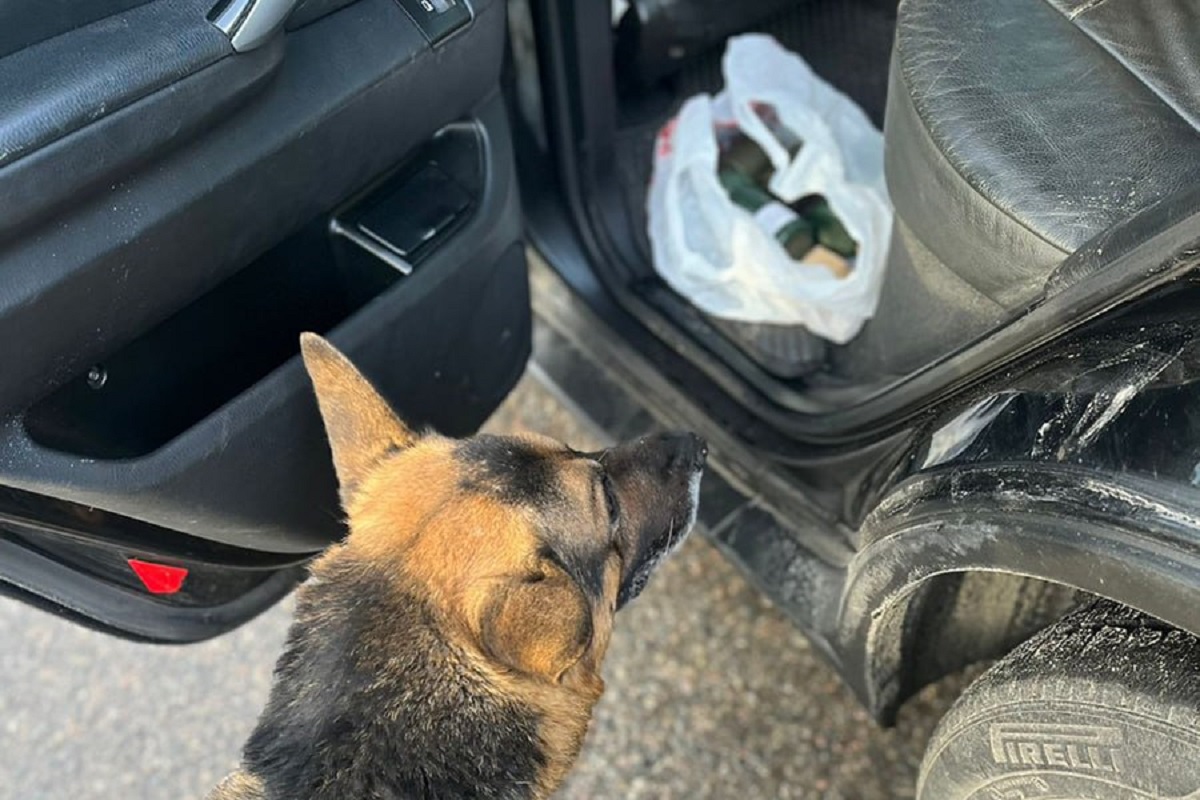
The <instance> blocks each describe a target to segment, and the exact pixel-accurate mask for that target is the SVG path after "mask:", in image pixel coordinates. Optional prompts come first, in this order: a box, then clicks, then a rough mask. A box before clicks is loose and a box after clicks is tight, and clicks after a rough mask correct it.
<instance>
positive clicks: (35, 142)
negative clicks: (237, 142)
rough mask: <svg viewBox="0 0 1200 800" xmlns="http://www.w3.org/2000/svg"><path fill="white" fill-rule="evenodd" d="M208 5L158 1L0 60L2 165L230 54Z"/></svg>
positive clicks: (188, 0)
mask: <svg viewBox="0 0 1200 800" xmlns="http://www.w3.org/2000/svg"><path fill="white" fill-rule="evenodd" d="M210 5H211V4H210V3H209V2H208V0H159V2H155V3H146V4H144V5H141V6H139V7H137V8H134V9H133V10H131V11H128V12H126V13H124V14H118V15H115V16H112V17H107V18H105V19H102V20H99V21H98V22H93V23H92V24H90V25H85V26H83V27H81V28H78V29H76V30H74V31H71V32H70V33H67V34H64V35H62V36H59V37H56V38H53V39H49V40H46V41H44V42H41V43H40V44H36V45H34V46H32V47H28V48H26V49H24V50H21V51H20V52H18V53H14V54H12V55H10V56H8V57H6V58H4V59H0V166H4V165H6V164H10V163H12V162H13V161H16V160H17V159H19V158H21V157H22V156H25V155H26V154H28V153H30V152H33V151H34V150H37V149H38V148H39V147H44V146H46V145H47V144H49V143H50V142H53V141H55V140H57V139H59V138H61V137H63V136H65V135H67V134H69V133H71V132H73V131H76V130H78V129H79V128H82V127H84V126H86V125H89V124H92V123H94V122H95V121H96V120H98V119H100V118H102V117H105V116H108V115H110V114H113V113H115V112H116V111H118V110H120V109H122V108H124V107H126V106H128V105H130V104H132V103H134V102H136V101H138V100H140V99H141V98H143V97H146V96H147V95H149V94H151V93H152V92H154V91H156V90H158V89H161V88H163V87H165V86H168V85H169V84H172V83H174V82H176V81H179V80H181V79H183V78H186V77H188V76H190V75H193V74H195V73H196V72H199V71H200V70H202V69H204V68H205V67H207V66H209V65H211V64H214V63H216V62H217V61H219V60H221V59H222V58H224V57H226V56H228V55H230V54H232V52H233V49H232V47H231V45H230V44H229V39H228V38H226V37H225V35H224V34H222V33H221V32H220V31H219V30H217V29H216V28H215V27H213V25H211V24H210V23H209V22H208V20H207V19H206V18H205V15H206V13H207V11H208V8H209V6H210Z"/></svg>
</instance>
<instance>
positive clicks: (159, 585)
mask: <svg viewBox="0 0 1200 800" xmlns="http://www.w3.org/2000/svg"><path fill="white" fill-rule="evenodd" d="M129 566H130V568H131V569H132V570H133V571H134V572H135V573H137V576H138V577H139V578H141V581H142V585H143V586H145V587H146V591H148V592H150V594H175V593H176V592H178V591H179V589H180V588H181V587H182V586H183V579H184V578H186V577H187V574H188V571H187V569H186V568H184V567H171V566H168V565H166V564H152V563H151V562H149V561H139V560H138V559H136V558H131V559H129Z"/></svg>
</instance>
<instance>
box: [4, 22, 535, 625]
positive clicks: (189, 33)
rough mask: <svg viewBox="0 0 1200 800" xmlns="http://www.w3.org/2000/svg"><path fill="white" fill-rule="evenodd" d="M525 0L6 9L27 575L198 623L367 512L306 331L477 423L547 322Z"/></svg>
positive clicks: (8, 492)
mask: <svg viewBox="0 0 1200 800" xmlns="http://www.w3.org/2000/svg"><path fill="white" fill-rule="evenodd" d="M505 30H506V28H505V9H504V3H503V2H501V0H91V1H90V2H87V3H81V2H78V1H77V0H9V2H5V3H3V4H0V97H2V98H3V101H2V102H0V342H2V343H3V344H0V587H2V590H3V591H4V592H6V593H8V594H13V595H16V596H19V597H21V598H23V599H26V600H29V601H32V602H37V603H40V604H44V605H46V606H48V607H49V608H51V609H52V610H55V611H57V612H60V613H64V614H68V615H70V616H73V617H76V618H78V619H80V620H82V621H86V622H91V623H93V624H96V625H98V626H101V627H103V628H106V629H109V630H113V631H116V632H120V633H124V634H126V635H130V636H134V637H138V638H143V639H150V640H156V641H192V640H197V639H201V638H205V637H208V636H212V635H216V634H219V633H221V632H223V631H226V630H228V629H230V628H232V627H234V626H236V625H238V624H240V623H241V622H243V621H245V620H246V619H247V618H249V617H251V616H253V615H254V614H256V613H257V612H259V611H261V610H263V609H264V608H266V607H268V606H269V605H271V604H272V603H273V602H274V601H275V600H277V599H278V598H279V597H280V596H282V595H283V594H284V593H286V592H287V591H288V590H289V589H290V588H291V587H292V586H293V585H294V583H295V582H296V581H297V580H298V579H299V578H300V577H301V576H302V574H303V564H304V563H305V562H306V561H307V560H308V559H309V558H310V557H311V555H312V554H313V553H314V552H317V551H319V550H320V549H321V548H322V547H323V546H325V545H326V544H328V543H329V542H331V541H333V540H335V539H336V538H337V537H338V536H339V534H340V532H341V523H340V517H341V514H340V510H339V508H338V504H337V499H336V494H335V488H334V479H333V472H332V467H331V465H330V462H329V456H328V451H327V448H326V444H325V441H324V437H323V433H322V431H321V427H320V422H319V418H318V415H317V408H316V404H315V401H314V400H313V397H312V394H311V390H310V388H309V384H308V380H307V378H306V376H305V374H304V371H303V368H302V365H301V363H300V360H299V358H298V357H297V354H298V344H297V336H298V334H299V333H300V332H302V331H306V330H311V331H316V332H319V333H323V334H326V335H328V336H329V337H330V338H331V339H332V341H333V342H335V343H336V344H337V345H338V346H339V347H340V348H341V349H343V350H344V351H345V352H346V353H347V354H348V355H349V356H350V357H351V358H352V359H353V360H354V361H355V363H356V364H358V365H359V366H360V367H361V368H362V369H363V371H364V372H365V373H366V374H367V375H368V376H369V377H370V378H372V380H374V381H375V382H376V383H377V384H378V386H379V388H380V389H381V391H382V392H383V393H384V394H385V395H386V396H388V397H389V399H390V400H392V402H393V403H394V404H395V405H396V407H397V408H398V410H399V411H400V412H401V413H402V414H403V415H404V416H405V417H406V418H407V419H408V420H409V421H410V422H411V423H413V424H415V425H418V426H422V425H432V426H434V427H436V428H437V429H439V430H441V431H444V432H446V433H448V434H463V433H466V432H469V431H472V430H473V429H474V428H476V427H477V426H478V425H479V424H480V423H481V422H482V421H483V420H484V419H486V417H487V416H488V415H489V413H490V412H491V411H492V410H493V409H494V408H495V407H496V406H497V405H498V404H499V402H500V401H501V400H502V399H503V398H504V396H505V395H506V394H507V393H508V391H509V389H510V388H511V387H512V385H513V384H514V383H515V382H516V380H517V378H518V377H519V375H520V374H521V371H522V369H523V367H524V364H525V361H526V359H527V356H528V353H529V341H530V311H529V292H528V282H527V276H526V270H525V255H524V249H523V246H522V243H521V212H520V206H519V200H518V194H517V186H516V180H515V175H514V170H513V162H512V156H511V153H510V141H509V128H508V121H507V119H506V116H505V111H504V105H503V102H502V99H501V96H500V91H499V85H500V73H501V64H502V60H503V54H504V46H505Z"/></svg>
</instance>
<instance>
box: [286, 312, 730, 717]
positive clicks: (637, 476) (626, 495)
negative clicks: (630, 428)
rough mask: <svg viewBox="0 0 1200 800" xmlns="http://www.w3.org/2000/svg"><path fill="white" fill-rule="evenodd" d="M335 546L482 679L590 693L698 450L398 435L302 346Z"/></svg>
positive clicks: (368, 400) (689, 439) (348, 379)
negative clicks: (335, 510) (341, 542)
mask: <svg viewBox="0 0 1200 800" xmlns="http://www.w3.org/2000/svg"><path fill="white" fill-rule="evenodd" d="M302 349H303V353H304V361H305V364H306V366H307V368H308V371H309V375H310V376H311V378H312V380H313V385H314V387H315V389H316V393H317V398H318V402H319V405H320V409H321V414H322V417H323V418H324V421H325V427H326V431H327V433H328V437H329V442H330V447H331V450H332V452H333V461H334V466H335V469H336V472H337V476H338V481H339V484H340V487H341V497H342V503H343V506H344V507H345V509H346V512H347V516H348V518H349V524H350V531H351V532H350V536H349V538H348V539H347V543H346V547H347V548H351V549H353V550H354V551H355V552H357V553H359V554H361V555H362V556H363V557H365V558H367V559H369V560H370V561H372V562H373V563H378V564H383V565H385V566H386V567H387V568H389V569H391V568H394V569H396V570H398V571H402V572H403V574H404V575H405V576H406V577H407V578H409V579H411V580H415V581H417V582H418V583H419V585H420V586H421V587H422V591H423V592H424V593H425V596H426V597H428V598H429V601H430V603H431V605H432V606H433V608H434V610H435V612H436V613H437V614H438V615H439V617H440V620H439V624H442V625H444V626H446V627H447V629H449V630H452V631H453V632H454V636H455V638H456V639H458V640H459V641H460V642H463V643H465V646H466V647H469V648H473V649H474V651H475V653H476V654H477V655H478V656H479V657H481V658H482V659H484V660H485V662H486V663H488V664H489V665H491V666H493V667H494V668H495V669H497V670H499V671H502V672H504V673H505V674H509V675H513V676H521V677H522V678H523V679H526V680H530V681H534V682H540V683H543V684H552V685H554V686H557V687H562V688H568V689H569V688H574V689H578V690H580V691H582V692H584V693H590V694H595V695H598V693H599V686H601V685H602V684H601V683H600V680H599V675H598V673H599V665H600V661H601V659H602V658H603V655H604V652H605V650H606V649H607V647H608V641H609V633H610V631H611V625H612V619H613V615H614V614H615V612H616V611H617V609H618V608H619V607H621V606H622V605H623V604H624V603H626V602H628V601H629V600H630V599H632V598H633V597H635V596H636V595H637V594H638V593H639V592H640V591H641V590H642V589H643V587H644V586H645V585H646V582H647V580H648V579H649V577H650V575H651V573H652V572H653V571H654V569H655V567H657V566H658V564H659V563H660V562H661V561H662V559H663V557H664V556H666V555H667V554H668V553H669V552H670V551H671V550H672V549H673V548H674V547H676V546H677V545H678V544H679V543H680V542H681V541H682V540H683V538H684V537H685V536H686V534H687V533H688V530H689V529H690V528H691V526H692V524H693V522H694V521H695V517H696V507H697V500H698V494H699V484H700V475H701V472H702V470H703V468H704V462H705V457H706V455H707V448H706V446H705V444H704V442H703V440H701V439H700V438H699V437H697V436H695V435H693V434H670V435H659V436H653V437H647V438H643V439H639V440H637V441H634V442H629V443H627V444H622V445H620V446H617V447H613V448H610V449H607V450H602V451H598V452H586V453H585V452H578V451H576V450H573V449H571V448H570V447H567V446H565V445H563V444H560V443H558V442H555V441H553V440H550V439H546V438H541V437H526V436H522V437H504V436H490V435H481V436H475V437H473V438H469V439H465V440H452V439H447V438H444V437H441V436H437V435H432V434H431V435H418V434H416V433H414V432H412V431H411V430H409V429H408V428H407V427H406V426H405V425H404V424H403V423H402V422H401V421H400V420H399V419H398V418H397V417H396V415H395V414H394V413H393V412H392V410H391V409H390V408H389V407H388V405H387V403H386V402H385V401H384V400H383V399H382V398H381V397H380V396H379V394H378V393H377V392H376V391H375V390H374V389H373V388H372V386H371V385H370V383H369V382H368V381H367V380H366V379H365V378H364V377H363V376H362V375H360V374H359V372H358V371H357V370H356V369H355V368H354V367H353V366H352V365H351V364H350V362H349V361H348V360H346V358H345V357H344V356H342V354H341V353H339V352H338V351H337V350H335V349H334V348H333V347H332V346H331V345H330V344H328V343H327V342H325V341H324V340H323V339H321V338H319V337H317V336H314V335H311V334H306V335H305V336H304V337H303V338H302Z"/></svg>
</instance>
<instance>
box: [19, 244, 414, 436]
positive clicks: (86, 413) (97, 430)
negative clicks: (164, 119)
mask: <svg viewBox="0 0 1200 800" xmlns="http://www.w3.org/2000/svg"><path fill="white" fill-rule="evenodd" d="M352 266H353V268H352V269H346V268H343V267H342V266H341V265H338V264H336V263H335V261H334V257H333V248H332V247H331V246H330V242H329V240H328V236H327V234H326V233H325V231H324V226H323V225H312V226H310V227H309V229H307V230H305V231H304V232H303V233H301V234H300V235H299V236H297V237H296V238H294V239H293V240H291V241H289V242H288V243H287V244H286V245H284V246H282V247H279V248H276V249H275V250H272V251H271V252H269V253H268V254H266V255H265V256H263V257H262V258H261V259H259V260H258V261H257V262H255V263H254V264H253V265H251V266H249V267H247V268H246V269H244V270H242V271H241V272H239V273H238V274H236V275H235V276H234V277H232V278H230V279H229V280H227V281H225V282H224V283H222V284H221V285H220V286H218V287H217V288H216V289H214V290H213V291H212V292H210V293H208V294H207V295H205V296H203V297H201V298H200V299H199V300H197V301H196V302H194V303H192V304H191V305H190V306H188V307H187V308H185V309H184V310H183V311H180V312H179V313H177V314H175V315H174V316H172V317H171V318H169V319H168V320H166V321H165V322H163V323H162V324H160V325H158V326H157V327H156V328H154V329H153V330H151V331H150V332H149V333H147V334H145V335H144V336H142V337H140V338H138V339H136V340H135V341H133V342H132V343H130V344H129V345H127V346H126V347H124V348H122V349H121V350H119V351H117V352H116V353H114V354H113V355H112V357H110V358H108V359H106V360H105V361H103V362H101V363H98V364H96V365H95V366H93V367H92V368H91V369H90V370H89V371H88V372H87V373H85V374H83V375H79V376H78V377H76V378H74V379H73V380H71V381H70V382H68V383H67V384H65V385H64V386H62V387H61V388H60V389H58V390H57V391H55V392H54V393H53V394H51V395H50V396H48V397H46V398H45V399H43V400H41V401H40V402H38V403H37V404H35V405H34V406H33V407H32V408H31V409H30V410H29V412H28V413H27V414H26V416H25V427H26V429H27V430H28V432H29V436H30V437H31V438H32V439H33V440H34V441H35V442H37V443H38V444H40V445H42V446H44V447H49V448H52V449H54V450H60V451H63V452H68V453H73V454H76V455H80V456H86V457H88V458H107V459H113V458H133V457H137V456H143V455H146V454H147V453H150V452H152V451H154V450H156V449H158V448H159V447H162V446H163V445H164V444H166V443H167V442H168V441H170V440H171V439H173V438H174V437H175V436H178V435H179V434H180V433H182V432H183V431H185V430H187V429H188V428H190V427H192V426H193V425H195V424H196V423H198V422H199V421H200V420H202V419H204V418H205V417H206V416H208V415H209V414H211V413H212V412H213V411H215V410H216V409H218V408H220V407H221V406H222V405H224V404H225V403H226V402H228V401H229V400H231V399H232V398H234V397H235V396H237V395H238V394H239V393H240V392H242V391H244V390H246V389H247V388H249V387H250V386H251V385H253V384H254V383H255V382H256V381H258V380H261V379H262V378H263V377H265V376H266V375H267V374H268V373H270V372H271V370H273V369H275V368H276V367H278V366H279V365H280V364H282V363H284V362H285V361H287V360H288V359H289V358H291V357H292V356H293V355H295V354H296V340H297V337H298V336H299V335H300V333H301V332H302V331H306V330H311V331H316V332H318V333H326V332H328V331H329V330H331V329H332V328H333V327H334V326H335V325H337V324H338V323H339V322H341V321H342V320H343V319H345V318H346V317H348V316H349V315H350V314H352V313H353V312H355V311H356V310H358V308H360V307H361V306H362V305H363V304H364V303H365V302H366V301H367V300H369V299H370V298H371V297H373V296H375V295H377V294H379V293H380V292H381V291H382V290H384V289H386V288H387V287H388V286H390V285H391V284H392V283H393V282H394V281H395V280H396V279H397V278H398V277H399V276H398V274H397V273H396V272H395V270H393V269H392V268H390V267H388V266H387V265H386V264H382V263H380V262H379V261H377V260H374V259H361V260H355V261H354V263H353V265H352Z"/></svg>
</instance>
